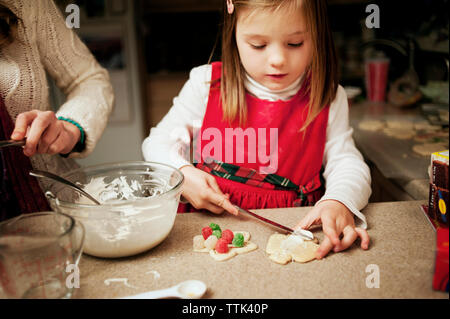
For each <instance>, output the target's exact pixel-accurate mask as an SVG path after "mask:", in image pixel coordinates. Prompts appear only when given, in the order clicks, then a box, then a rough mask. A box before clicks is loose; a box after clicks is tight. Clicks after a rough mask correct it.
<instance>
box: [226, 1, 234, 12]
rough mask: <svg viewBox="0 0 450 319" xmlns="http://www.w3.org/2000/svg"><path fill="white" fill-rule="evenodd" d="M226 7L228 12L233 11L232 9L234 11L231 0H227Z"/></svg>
mask: <svg viewBox="0 0 450 319" xmlns="http://www.w3.org/2000/svg"><path fill="white" fill-rule="evenodd" d="M227 9H228V14H232V13H233V11H234V4H233V0H227Z"/></svg>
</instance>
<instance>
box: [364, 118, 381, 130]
mask: <svg viewBox="0 0 450 319" xmlns="http://www.w3.org/2000/svg"><path fill="white" fill-rule="evenodd" d="M358 127H359V128H360V129H361V130H364V131H378V130H381V129H383V128H384V127H385V124H384V122H383V121H377V120H365V121H362V122H360V123H359V125H358Z"/></svg>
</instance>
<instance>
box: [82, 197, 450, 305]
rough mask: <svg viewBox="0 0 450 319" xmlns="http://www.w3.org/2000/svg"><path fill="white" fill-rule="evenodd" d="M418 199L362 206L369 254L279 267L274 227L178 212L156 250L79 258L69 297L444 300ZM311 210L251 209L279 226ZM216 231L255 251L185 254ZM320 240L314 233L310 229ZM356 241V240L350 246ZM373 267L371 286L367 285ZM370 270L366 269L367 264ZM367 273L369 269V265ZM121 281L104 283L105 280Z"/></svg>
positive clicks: (432, 236)
mask: <svg viewBox="0 0 450 319" xmlns="http://www.w3.org/2000/svg"><path fill="white" fill-rule="evenodd" d="M421 204H426V201H407V202H387V203H373V204H369V205H368V206H367V207H366V208H365V209H364V210H363V213H364V214H365V215H366V217H367V220H368V223H369V226H370V229H369V230H368V232H369V236H370V238H371V244H370V248H369V250H366V251H364V250H362V249H360V248H359V246H357V244H354V245H353V246H352V247H350V248H349V249H348V250H346V251H344V252H341V253H331V254H329V255H328V256H327V257H326V258H324V259H322V260H314V261H311V262H309V263H305V264H300V263H295V262H292V263H289V264H287V265H279V264H276V263H274V262H272V261H271V260H270V259H269V258H268V257H267V256H266V253H265V246H266V244H267V241H268V238H269V236H270V235H271V234H273V233H275V232H276V230H275V229H274V228H272V227H271V226H267V225H265V224H263V223H261V222H259V221H257V220H255V219H254V218H252V217H247V216H244V215H241V216H239V217H234V216H231V215H229V214H223V215H219V216H217V215H212V214H202V213H191V214H179V215H177V217H176V220H175V224H174V228H173V229H172V231H171V233H170V234H169V236H168V237H167V238H166V239H165V240H164V241H163V242H162V243H161V244H160V245H158V246H157V247H155V248H153V249H151V250H150V251H148V252H145V253H142V254H140V255H137V256H133V257H127V258H120V259H101V258H96V257H90V256H87V255H83V256H82V258H81V260H80V264H79V266H80V276H81V280H80V288H79V289H75V293H74V298H117V297H124V296H128V295H134V294H137V293H141V292H145V291H149V290H154V289H162V288H167V287H170V286H172V285H175V284H177V283H179V282H181V281H184V280H188V279H199V280H203V281H204V282H205V283H206V284H207V286H208V291H207V293H206V294H205V296H204V298H221V299H222V298H231V299H234V298H239V299H240V298H250V299H253V298H262V299H264V298H268V299H277V298H286V299H294V298H295V299H297V298H298V299H302V298H433V299H435V298H446V299H448V294H447V293H443V292H438V291H434V290H433V289H432V278H433V272H434V259H435V247H436V233H435V231H434V229H433V228H432V227H431V225H430V223H429V222H428V220H427V218H426V217H425V215H424V214H423V213H422V211H421V208H420V205H421ZM310 209H311V208H310V207H302V208H284V209H265V210H254V211H255V212H257V213H259V214H261V215H263V216H265V217H269V218H272V219H274V220H275V221H278V222H282V223H284V224H286V225H288V226H292V227H293V226H295V224H296V223H297V222H298V221H299V220H300V218H301V217H302V216H304V215H305V214H306V213H307V212H308V211H309V210H310ZM211 222H214V223H217V224H219V225H220V226H221V227H222V229H226V228H229V229H231V230H235V231H237V230H245V231H249V232H250V233H251V239H250V241H252V242H254V243H256V244H257V245H258V249H257V250H255V251H252V252H249V253H247V254H243V255H238V256H236V257H234V258H232V259H231V260H228V261H223V262H217V261H215V260H213V259H212V258H211V257H210V256H209V254H207V253H196V252H193V251H192V238H193V236H195V235H199V234H200V233H201V229H202V228H203V227H205V226H207V225H208V224H209V223H211ZM314 233H315V235H316V236H317V237H318V238H319V240H322V238H323V233H322V231H321V230H320V231H319V230H317V231H315V232H314ZM358 242H359V241H358ZM369 265H376V266H378V269H379V274H380V277H379V278H380V281H379V283H380V285H379V288H368V287H367V286H366V279H367V277H368V276H369V275H370V274H373V273H372V272H371V270H369V269H368V272H366V267H368V266H369ZM371 267H373V266H371ZM369 268H370V267H369ZM110 278H127V279H128V285H129V286H126V285H125V284H124V283H123V282H112V283H110V285H106V284H105V280H106V279H110Z"/></svg>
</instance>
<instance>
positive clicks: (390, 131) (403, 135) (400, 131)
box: [383, 127, 415, 140]
mask: <svg viewBox="0 0 450 319" xmlns="http://www.w3.org/2000/svg"><path fill="white" fill-rule="evenodd" d="M383 132H384V134H386V135H387V136H391V137H393V138H396V139H399V140H408V139H411V138H413V137H414V136H415V132H414V130H413V129H408V128H389V127H387V128H385V129H384V130H383Z"/></svg>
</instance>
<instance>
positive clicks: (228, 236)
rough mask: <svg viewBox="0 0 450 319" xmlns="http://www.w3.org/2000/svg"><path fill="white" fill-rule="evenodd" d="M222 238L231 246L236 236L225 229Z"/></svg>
mask: <svg viewBox="0 0 450 319" xmlns="http://www.w3.org/2000/svg"><path fill="white" fill-rule="evenodd" d="M222 238H223V239H225V240H226V241H227V243H228V244H231V242H232V241H233V238H234V234H233V232H232V231H231V230H229V229H225V230H224V231H223V232H222Z"/></svg>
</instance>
